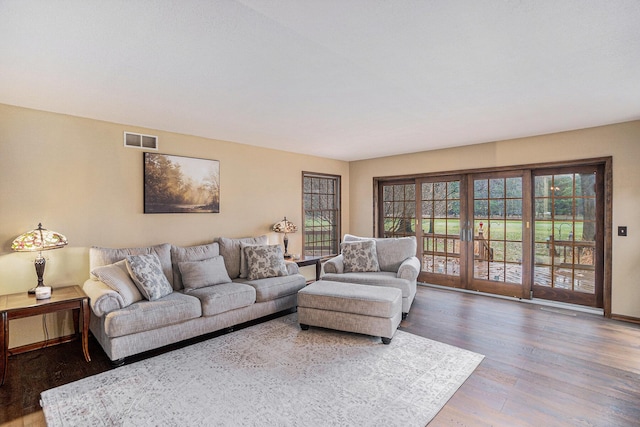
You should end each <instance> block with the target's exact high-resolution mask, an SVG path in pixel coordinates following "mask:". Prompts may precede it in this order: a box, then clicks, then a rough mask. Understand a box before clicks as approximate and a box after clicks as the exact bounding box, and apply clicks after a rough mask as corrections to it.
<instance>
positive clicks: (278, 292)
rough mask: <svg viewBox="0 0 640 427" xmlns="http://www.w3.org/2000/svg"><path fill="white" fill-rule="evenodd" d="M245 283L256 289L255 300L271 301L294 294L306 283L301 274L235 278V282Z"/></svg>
mask: <svg viewBox="0 0 640 427" xmlns="http://www.w3.org/2000/svg"><path fill="white" fill-rule="evenodd" d="M240 281H242V282H241V283H245V284H247V285H250V286H252V287H253V288H255V290H256V302H264V301H271V300H274V299H278V298H281V297H285V296H288V295H293V294H296V293H297V292H298V291H299V290H300V289H302V288H304V287H305V285H306V279H305V278H304V276H303V275H302V274H292V275H290V276H278V277H270V278H268V279H257V280H245V279H237V280H236V283H240Z"/></svg>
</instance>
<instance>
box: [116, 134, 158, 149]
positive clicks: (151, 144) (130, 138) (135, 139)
mask: <svg viewBox="0 0 640 427" xmlns="http://www.w3.org/2000/svg"><path fill="white" fill-rule="evenodd" d="M124 146H125V147H133V148H142V149H145V150H157V149H158V137H157V136H153V135H142V134H140V133H131V132H125V133H124Z"/></svg>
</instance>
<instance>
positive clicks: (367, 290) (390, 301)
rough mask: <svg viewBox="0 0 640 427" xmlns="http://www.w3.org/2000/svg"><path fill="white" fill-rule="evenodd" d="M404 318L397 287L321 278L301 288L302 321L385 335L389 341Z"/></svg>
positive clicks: (304, 325)
mask: <svg viewBox="0 0 640 427" xmlns="http://www.w3.org/2000/svg"><path fill="white" fill-rule="evenodd" d="M401 320H402V291H401V290H400V289H397V288H387V287H382V286H370V285H360V284H355V283H344V282H332V281H328V280H318V281H317V282H314V283H312V284H310V285H309V286H307V287H305V288H303V289H301V290H299V291H298V322H299V323H300V328H301V329H302V330H307V329H309V326H319V327H322V328H329V329H336V330H339V331H346V332H355V333H359V334H366V335H373V336H377V337H381V338H382V342H383V343H384V344H389V343H390V342H391V338H393V334H394V333H395V331H396V329H397V328H398V325H400V321H401Z"/></svg>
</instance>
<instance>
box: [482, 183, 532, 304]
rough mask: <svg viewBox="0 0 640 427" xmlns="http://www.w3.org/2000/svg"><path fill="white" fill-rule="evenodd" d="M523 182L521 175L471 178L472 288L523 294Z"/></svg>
mask: <svg viewBox="0 0 640 427" xmlns="http://www.w3.org/2000/svg"><path fill="white" fill-rule="evenodd" d="M523 184H524V180H523V177H522V176H521V175H519V176H509V175H506V174H498V173H496V174H492V175H487V176H484V175H483V176H474V177H473V179H472V187H473V194H472V200H473V202H472V206H473V214H472V218H473V222H472V224H473V232H472V243H473V274H472V283H471V284H470V288H472V289H475V290H480V291H485V292H493V293H499V294H503V295H509V296H516V297H523V296H524V287H523V284H524V283H525V281H526V273H525V271H526V270H525V259H526V256H525V253H526V250H525V244H524V242H525V220H524V217H523V212H524V199H523V194H524V192H523ZM529 253H530V252H529Z"/></svg>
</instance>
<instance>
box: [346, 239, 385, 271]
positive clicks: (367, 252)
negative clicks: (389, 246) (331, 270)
mask: <svg viewBox="0 0 640 427" xmlns="http://www.w3.org/2000/svg"><path fill="white" fill-rule="evenodd" d="M340 247H341V248H342V258H343V263H344V272H345V273H354V272H370V271H380V265H378V254H377V253H376V242H375V241H374V240H360V241H357V242H342V244H341V245H340Z"/></svg>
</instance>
